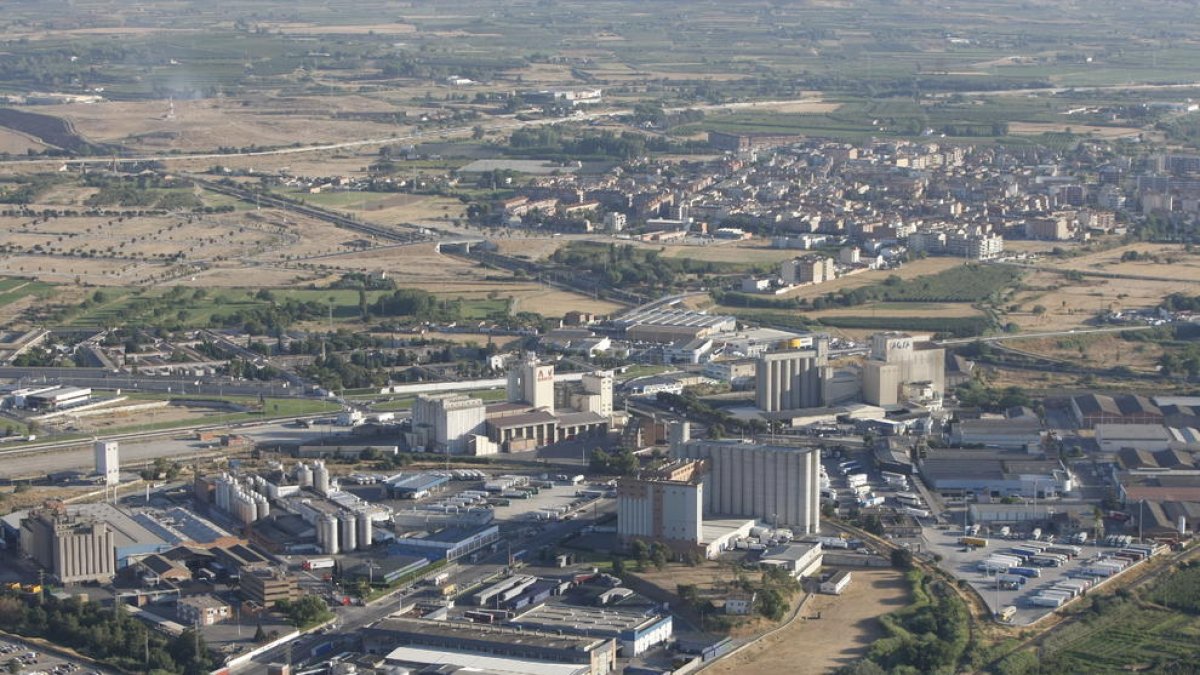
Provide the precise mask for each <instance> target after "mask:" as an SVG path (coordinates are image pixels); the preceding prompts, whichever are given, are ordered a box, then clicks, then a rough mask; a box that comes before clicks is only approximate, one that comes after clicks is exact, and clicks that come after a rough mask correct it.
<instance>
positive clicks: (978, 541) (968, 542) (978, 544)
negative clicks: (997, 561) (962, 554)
mask: <svg viewBox="0 0 1200 675" xmlns="http://www.w3.org/2000/svg"><path fill="white" fill-rule="evenodd" d="M958 543H959V544H962V545H963V546H970V547H972V548H987V545H988V540H987V539H984V538H983V537H960V538H959V540H958Z"/></svg>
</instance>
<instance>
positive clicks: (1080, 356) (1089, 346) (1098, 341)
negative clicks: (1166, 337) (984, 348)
mask: <svg viewBox="0 0 1200 675" xmlns="http://www.w3.org/2000/svg"><path fill="white" fill-rule="evenodd" d="M1008 346H1009V347H1013V348H1015V349H1019V350H1021V351H1023V352H1030V353H1032V354H1039V355H1042V356H1047V357H1050V358H1055V359H1063V360H1066V361H1071V362H1073V363H1075V364H1078V365H1080V366H1086V367H1094V366H1096V365H1097V364H1106V365H1113V366H1127V367H1129V368H1132V369H1134V370H1144V371H1150V370H1153V369H1154V367H1155V365H1156V364H1157V361H1158V358H1159V357H1160V356H1162V352H1163V350H1162V346H1161V345H1159V344H1157V343H1154V342H1129V341H1126V340H1122V339H1121V338H1120V337H1119V336H1117V335H1115V334H1113V333H1096V334H1090V335H1089V334H1080V335H1071V336H1063V337H1060V338H1040V339H1036V340H1017V341H1014V342H1010V343H1008Z"/></svg>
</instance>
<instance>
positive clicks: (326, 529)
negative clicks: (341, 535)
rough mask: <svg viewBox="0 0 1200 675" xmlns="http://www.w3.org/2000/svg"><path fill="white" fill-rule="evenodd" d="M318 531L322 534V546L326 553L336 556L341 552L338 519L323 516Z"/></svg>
mask: <svg viewBox="0 0 1200 675" xmlns="http://www.w3.org/2000/svg"><path fill="white" fill-rule="evenodd" d="M318 529H319V530H320V532H321V545H322V547H323V549H324V552H325V553H327V554H329V555H335V554H337V553H338V552H339V551H341V548H340V547H339V546H338V521H337V518H334V517H333V516H332V515H325V516H323V517H322V518H321V524H320V527H319V528H318Z"/></svg>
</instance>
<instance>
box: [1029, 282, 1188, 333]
mask: <svg viewBox="0 0 1200 675" xmlns="http://www.w3.org/2000/svg"><path fill="white" fill-rule="evenodd" d="M1161 273H1163V274H1166V273H1165V272H1161ZM1024 285H1025V286H1026V287H1027V288H1029V289H1030V290H1025V291H1021V292H1019V293H1017V294H1016V295H1015V296H1014V298H1013V299H1012V300H1011V301H1010V302H1009V303H1008V304H1009V305H1011V306H1015V307H1016V311H1012V312H1009V313H1008V314H1006V318H1007V320H1009V321H1015V322H1016V323H1017V324H1018V325H1019V326H1021V329H1022V330H1024V331H1053V330H1069V329H1071V328H1079V327H1081V326H1083V325H1085V324H1086V322H1088V321H1089V320H1091V319H1093V318H1094V317H1095V316H1096V315H1097V313H1099V312H1106V311H1111V310H1116V309H1133V308H1142V307H1153V306H1155V305H1158V304H1159V303H1160V302H1161V301H1162V299H1163V298H1164V297H1165V296H1167V295H1169V294H1171V293H1174V292H1177V291H1180V290H1186V286H1185V285H1184V284H1181V283H1180V282H1175V281H1139V280H1129V279H1097V278H1092V277H1085V278H1084V279H1083V280H1082V281H1071V280H1069V279H1067V278H1065V277H1063V276H1062V275H1061V274H1055V273H1053V272H1044V271H1039V272H1032V273H1029V274H1027V275H1026V276H1025V279H1024ZM1038 305H1041V306H1042V307H1044V308H1046V311H1045V313H1043V314H1041V315H1040V316H1039V315H1038V314H1036V313H1034V309H1035V308H1036V307H1037V306H1038Z"/></svg>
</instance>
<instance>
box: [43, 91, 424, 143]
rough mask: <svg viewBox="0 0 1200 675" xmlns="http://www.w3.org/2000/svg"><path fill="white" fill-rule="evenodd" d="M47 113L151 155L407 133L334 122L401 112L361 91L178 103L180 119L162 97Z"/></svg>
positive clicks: (93, 136)
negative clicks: (358, 93)
mask: <svg viewBox="0 0 1200 675" xmlns="http://www.w3.org/2000/svg"><path fill="white" fill-rule="evenodd" d="M40 112H43V113H44V114H47V115H54V116H58V117H62V118H64V119H67V120H70V121H71V123H73V124H74V125H75V129H76V131H78V132H79V134H81V135H82V136H83V137H84V138H87V139H88V140H91V141H94V142H101V143H120V144H122V145H127V146H129V147H131V148H133V149H135V150H137V149H141V150H144V151H146V152H162V151H169V150H180V151H185V152H188V151H211V150H214V149H216V148H218V147H229V146H235V147H245V146H251V145H255V146H260V147H262V146H289V145H292V144H293V143H296V142H297V140H298V139H303V143H305V144H312V143H333V142H338V141H346V140H356V139H367V138H387V137H388V136H390V135H392V134H399V135H403V134H404V133H406V132H405V129H406V127H399V126H396V125H394V124H383V123H378V122H369V121H362V120H344V119H343V120H339V119H334V118H333V115H335V114H336V113H338V112H392V113H394V112H400V110H398V109H397V108H395V107H392V106H390V105H389V104H388V103H387V102H386V101H381V100H376V99H372V98H369V97H365V96H356V95H346V96H337V97H287V98H272V97H267V96H261V97H251V98H244V99H238V100H226V99H199V100H194V101H176V102H175V117H174V119H168V116H167V104H166V103H164V102H162V101H147V102H124V101H121V102H117V101H108V102H105V103H96V104H62V105H50V106H43V110H41V111H40Z"/></svg>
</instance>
